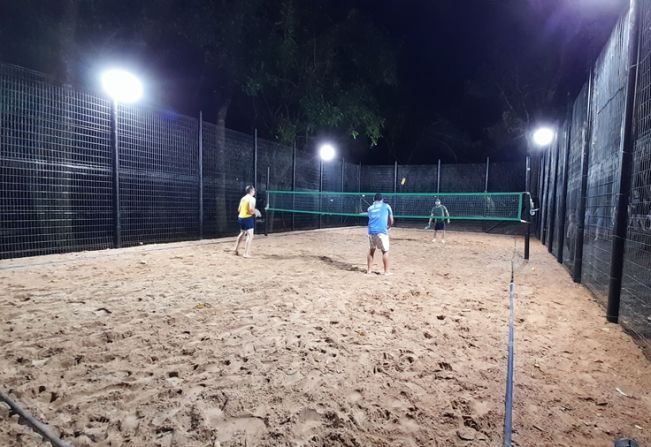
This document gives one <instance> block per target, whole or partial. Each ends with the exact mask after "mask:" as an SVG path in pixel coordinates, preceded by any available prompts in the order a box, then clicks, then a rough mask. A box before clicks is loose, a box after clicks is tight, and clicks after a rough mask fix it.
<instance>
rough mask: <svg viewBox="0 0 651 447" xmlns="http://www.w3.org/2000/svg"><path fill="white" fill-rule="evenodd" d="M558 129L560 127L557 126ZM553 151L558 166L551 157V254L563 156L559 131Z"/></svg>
mask: <svg viewBox="0 0 651 447" xmlns="http://www.w3.org/2000/svg"><path fill="white" fill-rule="evenodd" d="M557 129H558V126H557ZM552 150H553V151H555V152H556V166H554V164H553V163H552V161H553V160H554V157H551V156H550V157H549V163H550V166H549V167H550V169H551V171H550V172H551V175H552V177H550V178H549V185H550V187H551V192H550V194H549V202H548V203H549V230H548V231H547V251H548V252H549V253H551V252H552V249H553V248H554V229H555V228H554V223H555V221H556V188H557V185H558V182H557V181H556V179H557V178H558V158H559V156H560V155H561V151H560V139H559V138H558V130H557V131H556V137H555V141H554V148H552Z"/></svg>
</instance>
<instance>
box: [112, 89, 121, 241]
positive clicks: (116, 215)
mask: <svg viewBox="0 0 651 447" xmlns="http://www.w3.org/2000/svg"><path fill="white" fill-rule="evenodd" d="M118 107H119V104H118V102H117V101H116V100H113V110H112V113H111V119H112V123H111V125H112V128H111V137H112V143H113V224H114V234H113V245H115V248H120V247H122V215H121V214H120V148H119V139H118V135H119V128H118V126H119V123H118Z"/></svg>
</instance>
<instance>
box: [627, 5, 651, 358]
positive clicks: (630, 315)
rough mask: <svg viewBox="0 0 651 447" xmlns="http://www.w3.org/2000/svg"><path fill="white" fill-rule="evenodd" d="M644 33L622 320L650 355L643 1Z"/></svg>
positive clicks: (645, 13) (648, 62)
mask: <svg viewBox="0 0 651 447" xmlns="http://www.w3.org/2000/svg"><path fill="white" fill-rule="evenodd" d="M641 5H642V24H641V29H642V35H641V42H640V45H641V46H640V61H639V64H638V79H639V80H638V89H637V95H636V99H637V103H636V110H635V123H636V131H637V134H636V140H635V148H634V152H633V160H634V162H633V172H632V176H633V177H632V179H631V180H632V181H631V195H630V198H629V208H628V229H627V239H626V249H625V252H624V275H623V278H622V293H621V305H620V321H621V323H622V325H624V326H625V327H626V328H627V329H628V330H629V331H631V332H633V333H634V334H635V335H636V336H637V337H638V338H639V339H641V340H643V341H644V342H643V347H644V348H645V350H646V353H647V355H649V356H651V345H650V343H651V5H650V3H649V2H642V4H641Z"/></svg>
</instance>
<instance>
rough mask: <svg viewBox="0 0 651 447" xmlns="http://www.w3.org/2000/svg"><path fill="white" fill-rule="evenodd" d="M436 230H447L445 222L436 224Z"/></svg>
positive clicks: (440, 221)
mask: <svg viewBox="0 0 651 447" xmlns="http://www.w3.org/2000/svg"><path fill="white" fill-rule="evenodd" d="M434 229H435V230H436V231H439V230H445V222H444V221H442V220H439V221H438V222H435V223H434Z"/></svg>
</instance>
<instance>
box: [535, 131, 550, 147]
mask: <svg viewBox="0 0 651 447" xmlns="http://www.w3.org/2000/svg"><path fill="white" fill-rule="evenodd" d="M553 140H554V131H553V130H552V129H550V128H549V127H540V128H538V129H536V131H535V132H534V133H533V142H534V143H535V144H536V146H547V145H548V144H550V143H551V142H552V141H553Z"/></svg>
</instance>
